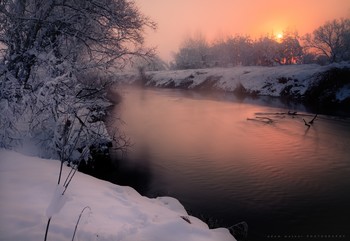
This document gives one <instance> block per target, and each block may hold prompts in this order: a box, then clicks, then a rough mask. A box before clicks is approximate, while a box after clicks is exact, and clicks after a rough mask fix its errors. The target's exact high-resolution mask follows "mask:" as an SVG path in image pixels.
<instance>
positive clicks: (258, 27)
mask: <svg viewBox="0 0 350 241" xmlns="http://www.w3.org/2000/svg"><path fill="white" fill-rule="evenodd" d="M135 3H136V5H137V6H138V7H139V9H140V11H141V12H142V13H143V14H145V15H146V16H148V17H150V18H151V19H152V20H153V21H155V22H156V23H157V24H158V29H157V31H156V32H153V31H152V32H149V33H148V34H147V45H149V46H155V47H157V50H158V53H159V55H160V57H161V58H163V59H165V60H167V61H169V60H171V58H172V52H174V51H177V49H178V47H179V45H180V43H181V42H182V41H183V40H184V39H185V37H186V36H191V35H194V34H197V33H199V32H200V33H202V34H203V35H204V36H206V38H207V39H208V40H214V39H215V38H218V37H220V36H222V37H225V36H227V35H234V34H236V33H238V34H248V35H250V36H251V37H259V36H260V35H262V34H266V33H274V34H276V33H278V32H281V31H283V30H285V29H287V28H290V29H293V30H297V31H298V32H299V35H303V34H305V33H308V32H312V31H313V30H314V29H315V28H317V27H318V26H320V25H322V24H324V23H325V22H326V21H328V20H332V19H334V18H340V17H343V18H350V1H349V0H289V1H288V0H135Z"/></svg>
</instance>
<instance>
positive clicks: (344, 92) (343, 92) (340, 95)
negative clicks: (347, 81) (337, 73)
mask: <svg viewBox="0 0 350 241" xmlns="http://www.w3.org/2000/svg"><path fill="white" fill-rule="evenodd" d="M349 96H350V85H345V86H344V87H343V88H341V89H340V90H338V91H337V93H336V98H337V100H338V101H343V100H345V99H346V98H348V97H349Z"/></svg>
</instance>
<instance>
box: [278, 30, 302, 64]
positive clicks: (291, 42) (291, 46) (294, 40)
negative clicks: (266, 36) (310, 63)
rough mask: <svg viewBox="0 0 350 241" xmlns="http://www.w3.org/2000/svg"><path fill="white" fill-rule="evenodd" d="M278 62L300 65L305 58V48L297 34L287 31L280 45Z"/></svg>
mask: <svg viewBox="0 0 350 241" xmlns="http://www.w3.org/2000/svg"><path fill="white" fill-rule="evenodd" d="M277 52H278V56H277V57H276V61H277V62H278V63H279V64H299V63H301V62H302V58H303V48H302V47H301V45H300V42H299V36H298V33H297V32H292V31H285V32H284V33H283V38H282V41H281V42H280V43H279V47H278V50H277Z"/></svg>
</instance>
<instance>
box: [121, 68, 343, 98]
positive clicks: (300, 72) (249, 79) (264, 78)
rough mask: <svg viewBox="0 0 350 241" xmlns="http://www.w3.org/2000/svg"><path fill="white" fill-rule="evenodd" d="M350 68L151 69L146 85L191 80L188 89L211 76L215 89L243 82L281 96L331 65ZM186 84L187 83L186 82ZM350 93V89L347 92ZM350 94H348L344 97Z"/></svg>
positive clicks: (127, 77) (128, 78)
mask: <svg viewBox="0 0 350 241" xmlns="http://www.w3.org/2000/svg"><path fill="white" fill-rule="evenodd" d="M344 67H347V68H350V63H346V62H342V63H334V64H330V65H325V66H320V65H317V64H303V65H281V66H273V67H264V66H235V67H232V68H210V69H188V70H172V71H171V70H167V71H149V72H146V76H147V77H148V78H149V80H148V81H147V83H146V85H154V86H157V87H162V86H167V85H168V84H169V83H171V82H173V83H174V87H180V86H183V85H184V84H185V85H186V83H188V84H189V85H188V87H187V88H188V89H194V88H196V87H197V86H199V85H200V84H201V83H203V82H204V81H205V80H208V79H216V80H218V81H217V83H216V84H215V86H214V87H215V88H216V89H219V90H223V91H234V90H235V89H236V88H237V86H239V85H242V86H243V87H244V88H245V89H246V90H247V91H249V92H258V94H259V95H269V96H280V95H281V91H282V90H283V89H284V88H285V87H287V86H290V90H289V91H290V93H293V94H297V95H303V94H304V93H305V91H306V90H307V89H308V87H309V86H310V85H312V84H313V83H314V81H316V79H317V77H318V74H319V73H322V72H325V71H327V70H330V69H332V68H344ZM117 78H118V80H119V81H121V82H124V83H128V84H131V83H133V82H134V81H136V80H137V78H139V76H138V74H135V73H132V72H130V73H123V74H120V75H119V76H118V77H117ZM186 86H187V85H186ZM344 93H347V94H348V93H349V92H344ZM346 97H350V96H349V95H347V96H343V98H346Z"/></svg>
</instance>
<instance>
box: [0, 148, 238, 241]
mask: <svg viewBox="0 0 350 241" xmlns="http://www.w3.org/2000/svg"><path fill="white" fill-rule="evenodd" d="M59 165H60V162H59V161H55V160H48V159H40V158H36V157H28V156H24V155H22V154H18V153H16V152H12V151H7V150H2V149H0V183H1V184H0V185H1V192H0V213H1V215H0V240H28V241H32V240H33V241H34V240H35V241H36V240H43V239H44V233H45V228H46V223H47V219H48V217H51V216H52V220H51V224H50V229H49V233H48V240H71V239H72V236H73V232H74V228H75V225H76V223H77V220H78V217H79V215H80V214H81V213H82V216H81V219H80V221H79V226H78V228H77V232H76V234H75V240H86V241H88V240H113V241H136V240H137V241H143V240H144V241H151V240H162V241H173V240H174V241H175V240H176V241H178V240H193V241H211V240H215V241H221V240H222V241H225V240H235V239H234V238H233V237H232V236H231V234H230V233H229V231H228V229H225V228H218V229H209V228H208V226H207V225H206V224H205V223H203V222H202V221H200V220H199V219H197V218H195V217H192V216H189V215H188V214H187V212H186V210H185V209H184V207H183V206H182V205H181V204H180V203H179V201H178V200H176V199H174V198H171V197H159V198H155V199H149V198H147V197H143V196H141V195H140V194H139V193H137V192H136V191H135V190H134V189H132V188H130V187H123V186H118V185H114V184H112V183H109V182H105V181H102V180H98V179H95V178H93V177H91V176H88V175H85V174H82V173H76V175H75V176H74V178H73V181H72V182H71V184H70V186H69V187H68V189H67V191H66V192H65V194H64V196H62V195H61V194H62V188H61V187H57V183H56V182H57V176H58V172H59ZM69 170H70V169H69V168H68V167H65V168H64V174H65V175H67V173H68V172H69ZM84 208H85V210H84ZM83 210H84V212H82V211H83ZM185 219H188V220H190V223H189V222H188V221H186V220H185Z"/></svg>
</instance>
